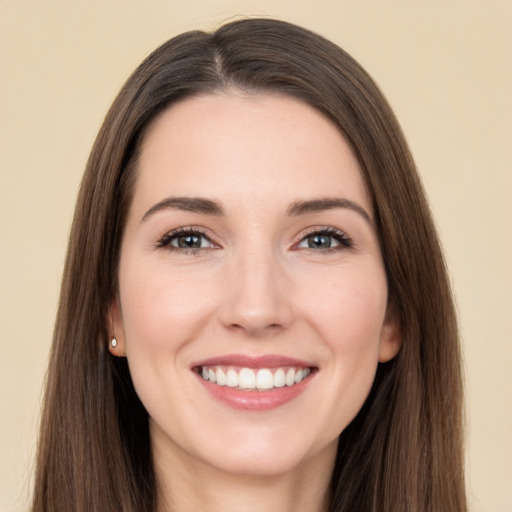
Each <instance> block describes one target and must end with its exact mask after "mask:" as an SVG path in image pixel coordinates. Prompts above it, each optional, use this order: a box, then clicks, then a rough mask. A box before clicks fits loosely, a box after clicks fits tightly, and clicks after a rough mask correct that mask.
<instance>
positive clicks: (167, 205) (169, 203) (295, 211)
mask: <svg viewBox="0 0 512 512" xmlns="http://www.w3.org/2000/svg"><path fill="white" fill-rule="evenodd" d="M336 208H343V209H348V210H352V211H354V212H356V213H358V214H359V215H361V216H362V217H363V218H364V219H365V220H366V221H367V222H368V223H369V224H370V225H371V226H372V227H373V220H372V218H371V217H370V215H369V214H368V212H367V211H366V210H365V209H364V208H363V207H362V206H361V205H359V204H358V203H356V202H354V201H351V200H350V199H345V198H341V197H327V198H320V199H310V200H304V201H294V202H293V203H292V204H290V206H289V207H288V208H287V210H286V214H287V215H288V216H290V217H298V216H300V215H307V214H309V213H317V212H323V211H326V210H333V209H336ZM161 210H181V211H187V212H193V213H199V214H202V215H214V216H216V217H220V216H223V215H224V209H223V208H222V206H221V204H220V203H219V202H217V201H213V200H212V199H206V198H203V197H167V198H165V199H163V200H162V201H160V202H158V203H156V204H155V205H154V206H152V207H151V208H150V209H149V210H148V211H147V212H146V213H145V214H144V216H143V217H142V221H145V220H147V219H148V218H149V217H151V216H152V215H154V214H155V213H157V212H159V211H161Z"/></svg>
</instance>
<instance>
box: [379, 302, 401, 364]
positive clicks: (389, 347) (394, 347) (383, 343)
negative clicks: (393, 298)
mask: <svg viewBox="0 0 512 512" xmlns="http://www.w3.org/2000/svg"><path fill="white" fill-rule="evenodd" d="M401 346H402V331H401V329H400V322H399V321H398V318H397V315H396V314H395V311H394V308H393V306H392V305H389V306H388V309H387V311H386V317H385V318H384V323H383V325H382V331H381V333H380V347H379V363H386V362H388V361H390V360H391V359H393V358H394V357H395V356H396V355H397V354H398V351H399V350H400V347H401Z"/></svg>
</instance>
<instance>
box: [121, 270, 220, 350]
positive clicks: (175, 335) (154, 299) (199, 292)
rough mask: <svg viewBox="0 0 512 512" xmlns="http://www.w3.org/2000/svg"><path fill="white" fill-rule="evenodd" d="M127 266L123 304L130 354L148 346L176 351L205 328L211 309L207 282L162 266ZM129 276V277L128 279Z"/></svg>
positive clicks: (150, 348) (146, 348)
mask: <svg viewBox="0 0 512 512" xmlns="http://www.w3.org/2000/svg"><path fill="white" fill-rule="evenodd" d="M140 268H142V265H139V266H138V269H137V270H135V271H130V267H128V266H127V268H126V276H127V278H126V279H124V281H122V283H123V286H122V288H121V290H120V292H121V304H122V312H123V321H124V327H125V335H126V348H127V354H128V356H130V354H131V353H133V352H134V351H137V352H138V351H139V349H144V352H146V353H147V354H148V355H149V354H150V353H152V352H153V349H154V350H157V349H158V350H170V349H172V350H173V351H174V350H176V348H177V346H179V345H180V344H182V343H186V341H187V339H190V338H192V337H193V336H194V333H195V332H197V331H198V330H200V329H201V326H202V324H203V322H204V321H205V318H206V317H207V316H208V312H209V310H210V309H211V304H210V302H211V298H209V297H208V295H209V292H208V289H207V281H206V280H203V279H201V278H197V279H187V278H186V276H182V275H180V273H179V272H176V271H173V272H170V271H169V269H166V268H161V267H159V266H155V267H153V268H152V267H149V269H148V270H146V271H144V272H141V271H140ZM128 276H129V278H128Z"/></svg>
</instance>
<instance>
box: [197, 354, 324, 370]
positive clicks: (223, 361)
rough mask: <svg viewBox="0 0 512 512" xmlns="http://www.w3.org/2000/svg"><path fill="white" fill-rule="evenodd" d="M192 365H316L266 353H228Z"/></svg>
mask: <svg viewBox="0 0 512 512" xmlns="http://www.w3.org/2000/svg"><path fill="white" fill-rule="evenodd" d="M191 366H192V368H197V367H201V366H238V367H242V368H278V367H281V366H295V367H303V368H314V367H315V365H314V364H312V363H311V362H308V361H303V360H300V359H296V358H293V357H288V356H283V355H278V354H265V355H261V356H253V355H246V354H226V355H222V356H216V357H211V358H208V359H203V360H201V361H197V362H195V363H193V364H192V365H191Z"/></svg>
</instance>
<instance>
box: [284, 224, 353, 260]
mask: <svg viewBox="0 0 512 512" xmlns="http://www.w3.org/2000/svg"><path fill="white" fill-rule="evenodd" d="M314 235H316V236H318V235H319V236H322V235H324V236H325V235H326V236H328V237H330V238H333V239H334V240H336V242H338V243H339V245H336V246H334V247H329V248H326V249H321V250H318V249H313V248H311V247H309V248H305V249H306V250H308V251H310V252H315V253H322V254H332V253H335V252H338V251H343V250H346V249H351V248H353V247H354V242H353V240H352V238H350V237H349V236H348V235H347V234H346V233H345V232H344V231H341V230H339V229H336V228H333V227H327V226H326V227H314V228H310V229H309V230H308V231H306V232H305V233H301V235H300V239H299V240H298V242H297V243H296V244H295V245H294V247H297V246H298V245H299V244H300V243H302V242H304V241H305V240H307V239H308V238H309V237H311V236H314Z"/></svg>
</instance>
